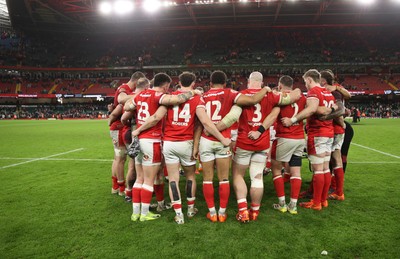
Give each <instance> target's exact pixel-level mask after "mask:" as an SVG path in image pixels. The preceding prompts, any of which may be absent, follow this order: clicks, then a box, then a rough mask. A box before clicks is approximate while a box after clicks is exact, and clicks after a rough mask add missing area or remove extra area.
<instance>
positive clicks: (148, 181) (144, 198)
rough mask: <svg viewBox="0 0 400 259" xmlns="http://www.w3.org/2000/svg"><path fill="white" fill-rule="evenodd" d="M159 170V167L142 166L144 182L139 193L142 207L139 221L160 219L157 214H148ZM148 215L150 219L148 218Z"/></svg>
mask: <svg viewBox="0 0 400 259" xmlns="http://www.w3.org/2000/svg"><path fill="white" fill-rule="evenodd" d="M159 170H160V165H150V166H145V165H143V173H144V182H143V185H142V190H141V193H140V197H141V205H142V208H141V212H140V221H146V220H152V219H156V218H159V217H160V215H159V214H153V213H150V212H149V208H150V202H151V198H152V196H153V191H154V180H155V178H156V176H157V173H158V171H159ZM149 215H150V217H151V218H149V217H148V216H149Z"/></svg>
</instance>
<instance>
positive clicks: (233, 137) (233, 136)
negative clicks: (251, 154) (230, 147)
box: [231, 129, 238, 142]
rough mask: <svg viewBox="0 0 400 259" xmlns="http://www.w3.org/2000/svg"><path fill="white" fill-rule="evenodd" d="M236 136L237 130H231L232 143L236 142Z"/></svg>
mask: <svg viewBox="0 0 400 259" xmlns="http://www.w3.org/2000/svg"><path fill="white" fill-rule="evenodd" d="M237 134H238V130H237V129H235V130H231V140H232V141H233V142H235V141H236V140H237Z"/></svg>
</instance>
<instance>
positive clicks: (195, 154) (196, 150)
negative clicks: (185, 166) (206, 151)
mask: <svg viewBox="0 0 400 259" xmlns="http://www.w3.org/2000/svg"><path fill="white" fill-rule="evenodd" d="M191 158H192V160H197V159H199V148H197V147H193V151H192V157H191Z"/></svg>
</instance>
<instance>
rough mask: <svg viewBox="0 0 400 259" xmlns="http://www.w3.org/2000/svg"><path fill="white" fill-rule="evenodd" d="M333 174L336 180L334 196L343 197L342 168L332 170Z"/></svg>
mask: <svg viewBox="0 0 400 259" xmlns="http://www.w3.org/2000/svg"><path fill="white" fill-rule="evenodd" d="M333 171H334V172H335V179H336V194H337V195H343V186H344V171H343V168H342V167H338V168H335V169H333Z"/></svg>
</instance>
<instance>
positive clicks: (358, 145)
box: [351, 142, 400, 159]
mask: <svg viewBox="0 0 400 259" xmlns="http://www.w3.org/2000/svg"><path fill="white" fill-rule="evenodd" d="M351 144H352V145H355V146H357V147H362V148H365V149H368V150H372V151H375V152H377V153H381V154H383V155H387V156H391V157H394V158H397V159H400V156H395V155H392V154H389V153H386V152H383V151H380V150H377V149H374V148H370V147H366V146H363V145H360V144H357V143H353V142H352V143H351Z"/></svg>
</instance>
